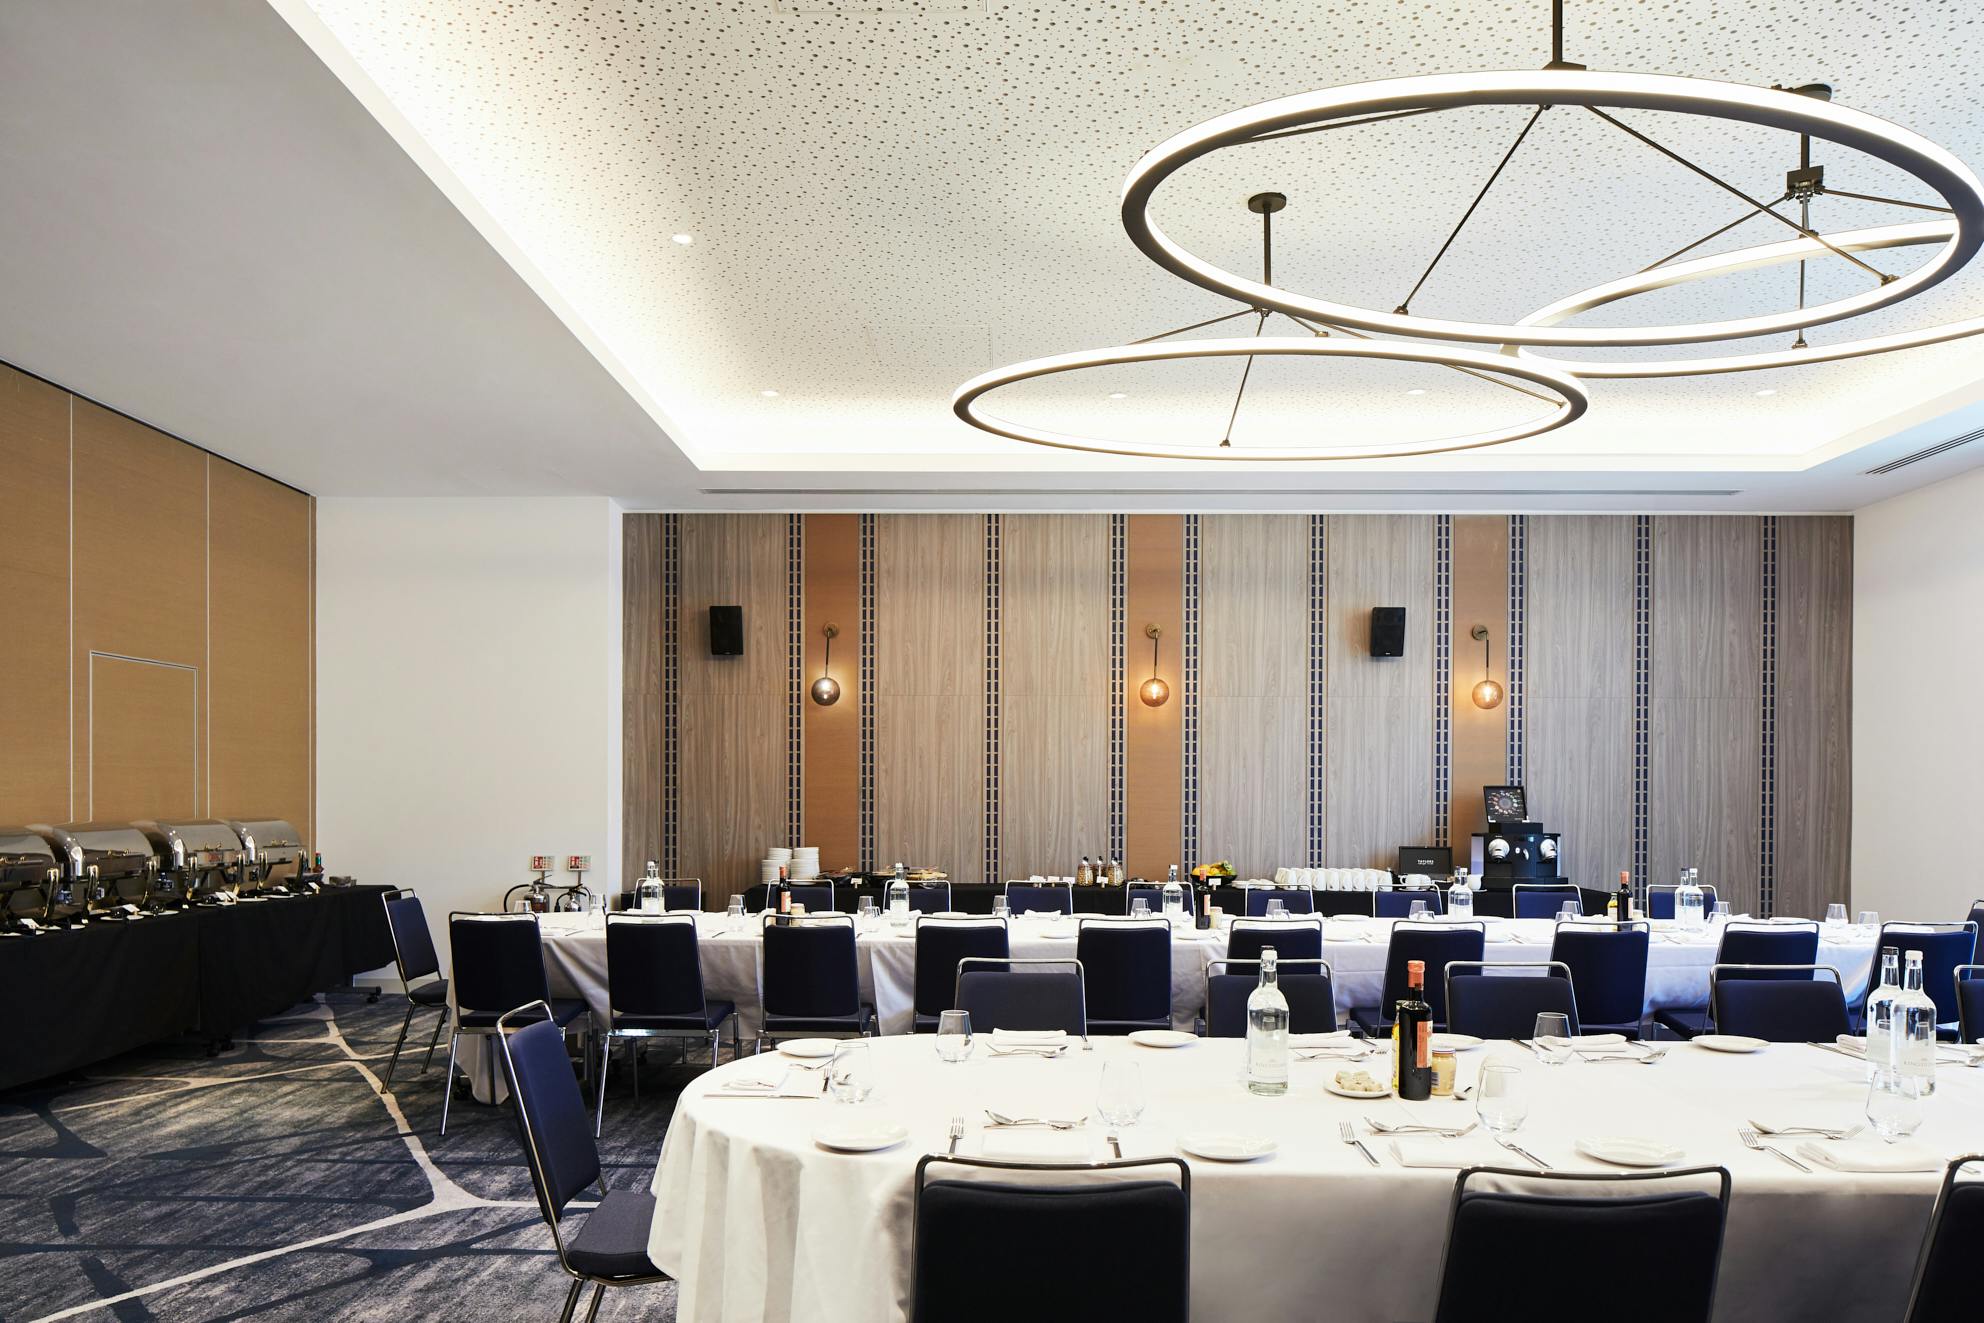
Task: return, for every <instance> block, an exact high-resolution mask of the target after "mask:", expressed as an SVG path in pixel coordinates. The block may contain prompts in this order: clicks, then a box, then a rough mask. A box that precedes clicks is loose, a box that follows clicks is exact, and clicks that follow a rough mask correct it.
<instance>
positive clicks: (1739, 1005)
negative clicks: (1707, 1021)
mask: <svg viewBox="0 0 1984 1323" xmlns="http://www.w3.org/2000/svg"><path fill="white" fill-rule="evenodd" d="M1773 968H1775V967H1773ZM1732 970H1733V971H1734V972H1733V973H1732ZM1802 972H1803V974H1804V977H1802V978H1798V979H1786V978H1755V977H1750V976H1747V973H1746V971H1743V969H1742V967H1741V966H1729V965H1713V966H1711V967H1710V968H1709V971H1708V1005H1709V1014H1710V1015H1711V1016H1713V1017H1714V1019H1715V1028H1716V1031H1717V1032H1718V1033H1724V1034H1740V1035H1742V1036H1743V1037H1745V1038H1761V1039H1763V1040H1764V1041H1765V1042H1768V1043H1830V1042H1831V1041H1832V1040H1833V1039H1835V1038H1837V1037H1838V1036H1839V1035H1841V1034H1843V1033H1848V1032H1850V1025H1849V1024H1848V1022H1847V1018H1846V993H1845V990H1844V989H1843V988H1842V986H1841V984H1840V979H1839V971H1838V970H1837V969H1834V968H1833V967H1832V966H1830V965H1808V966H1806V967H1805V968H1804V970H1803V971H1802Z"/></svg>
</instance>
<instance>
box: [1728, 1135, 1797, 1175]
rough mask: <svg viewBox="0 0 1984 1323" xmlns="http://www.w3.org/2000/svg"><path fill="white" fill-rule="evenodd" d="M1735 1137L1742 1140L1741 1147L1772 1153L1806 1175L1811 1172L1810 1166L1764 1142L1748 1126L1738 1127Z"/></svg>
mask: <svg viewBox="0 0 1984 1323" xmlns="http://www.w3.org/2000/svg"><path fill="white" fill-rule="evenodd" d="M1736 1137H1737V1138H1738V1139H1740V1140H1742V1141H1743V1147H1745V1148H1754V1149H1757V1150H1758V1151H1760V1152H1764V1153H1774V1154H1776V1155H1777V1156H1778V1157H1780V1158H1783V1159H1784V1160H1785V1161H1786V1162H1788V1163H1790V1164H1791V1165H1792V1166H1794V1167H1796V1168H1797V1169H1798V1170H1799V1171H1802V1172H1804V1173H1805V1174H1806V1175H1810V1174H1811V1171H1812V1169H1811V1168H1810V1167H1808V1166H1806V1165H1805V1164H1804V1163H1802V1162H1800V1161H1798V1159H1796V1158H1794V1157H1792V1156H1791V1155H1790V1154H1789V1153H1786V1152H1785V1151H1784V1150H1783V1149H1781V1148H1772V1147H1771V1146H1770V1145H1769V1144H1766V1143H1764V1141H1763V1140H1761V1139H1759V1138H1757V1132H1756V1131H1754V1130H1752V1129H1750V1127H1748V1126H1743V1127H1741V1128H1739V1129H1738V1130H1737V1131H1736Z"/></svg>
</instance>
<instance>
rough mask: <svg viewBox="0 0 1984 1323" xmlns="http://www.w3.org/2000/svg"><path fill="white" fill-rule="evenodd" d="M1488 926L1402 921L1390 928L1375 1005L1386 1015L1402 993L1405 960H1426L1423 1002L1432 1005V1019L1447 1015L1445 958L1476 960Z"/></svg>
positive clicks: (1485, 941) (1483, 948) (1442, 1019)
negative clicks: (1382, 986) (1379, 996)
mask: <svg viewBox="0 0 1984 1323" xmlns="http://www.w3.org/2000/svg"><path fill="white" fill-rule="evenodd" d="M1487 932H1488V930H1487V928H1486V926H1485V925H1483V924H1481V923H1480V922H1474V923H1438V924H1433V923H1425V924H1419V923H1401V924H1398V925H1396V926H1395V927H1394V928H1393V929H1392V940H1391V946H1390V948H1389V949H1387V950H1386V952H1385V990H1384V994H1383V997H1382V999H1381V1000H1380V1001H1379V1003H1378V1009H1379V1012H1380V1014H1382V1015H1383V1016H1384V1017H1385V1018H1386V1019H1390V1018H1391V1013H1392V1007H1394V1006H1396V1005H1398V1004H1399V1002H1400V1000H1402V999H1403V998H1404V996H1405V967H1406V964H1407V962H1409V961H1413V960H1424V961H1425V962H1426V1004H1427V1005H1429V1006H1431V1007H1432V1008H1433V1023H1435V1024H1441V1023H1444V1022H1445V1020H1446V1018H1447V980H1446V970H1447V962H1448V961H1450V960H1479V959H1481V957H1482V955H1483V954H1484V952H1485V951H1486V949H1487V945H1488V939H1487Z"/></svg>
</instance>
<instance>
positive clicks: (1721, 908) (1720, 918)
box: [1709, 900, 1731, 923]
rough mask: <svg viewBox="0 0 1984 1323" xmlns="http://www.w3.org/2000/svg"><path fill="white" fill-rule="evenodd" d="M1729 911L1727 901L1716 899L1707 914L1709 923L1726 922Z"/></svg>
mask: <svg viewBox="0 0 1984 1323" xmlns="http://www.w3.org/2000/svg"><path fill="white" fill-rule="evenodd" d="M1730 913H1731V911H1730V909H1729V902H1728V901H1726V900H1718V901H1717V902H1715V909H1714V910H1713V911H1712V912H1711V913H1710V914H1709V921H1710V922H1711V923H1728V922H1729V915H1730Z"/></svg>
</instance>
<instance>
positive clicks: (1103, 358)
mask: <svg viewBox="0 0 1984 1323" xmlns="http://www.w3.org/2000/svg"><path fill="white" fill-rule="evenodd" d="M1240 315H1243V316H1244V315H1245V314H1244V313H1243V314H1240ZM1256 356H1264V357H1285V358H1330V359H1344V358H1356V359H1378V360H1383V361H1386V362H1395V363H1427V364H1432V365H1435V366H1438V367H1459V368H1462V369H1464V370H1467V371H1470V372H1474V373H1479V374H1484V375H1488V376H1491V377H1497V378H1507V377H1513V378H1516V379H1518V380H1521V381H1525V382H1528V383H1529V384H1530V385H1532V386H1540V387H1542V388H1543V389H1544V390H1547V391H1551V392H1553V393H1554V394H1556V395H1557V397H1558V403H1557V405H1556V407H1555V408H1554V409H1553V410H1552V411H1551V412H1549V413H1547V414H1545V415H1543V416H1542V417H1541V418H1538V419H1532V420H1530V421H1527V422H1522V423H1517V424H1514V425H1512V426H1509V427H1502V428H1494V429H1491V430H1489V431H1485V432H1475V433H1471V434H1468V435H1464V436H1455V437H1446V438H1441V439H1436V440H1431V441H1425V442H1412V443H1409V444H1405V445H1377V446H1325V447H1295V446H1288V447H1259V448H1252V447H1250V448H1246V449H1235V448H1234V447H1233V446H1232V445H1231V443H1230V438H1229V439H1228V440H1226V441H1222V442H1220V444H1219V446H1218V447H1217V448H1207V447H1203V446H1198V447H1192V446H1132V445H1121V444H1116V443H1113V442H1108V441H1098V440H1093V439H1090V438H1087V437H1079V436H1070V435H1066V434H1064V433H1060V432H1053V431H1048V430H1046V429H1045V428H1037V427H1028V426H1026V425H1024V424H1021V423H1015V422H1010V421H1006V420H1002V419H998V418H993V417H990V416H988V415H986V414H984V413H982V412H981V411H980V410H979V408H978V402H979V400H980V399H981V398H982V397H983V396H985V395H988V394H990V393H991V392H993V391H995V390H998V389H999V388H1001V387H1003V386H1011V385H1015V384H1017V383H1019V382H1023V381H1033V380H1037V379H1039V378H1042V377H1051V376H1056V375H1059V374H1060V373H1064V372H1078V371H1081V370H1083V369H1086V368H1098V367H1115V366H1119V365H1122V364H1130V363H1166V362H1175V361H1177V360H1180V359H1194V358H1247V359H1249V360H1251V359H1253V358H1254V357H1256ZM1590 403H1591V400H1590V397H1589V396H1588V395H1587V394H1586V393H1585V390H1584V387H1583V386H1582V385H1580V384H1579V382H1578V380H1577V378H1576V377H1574V376H1572V375H1571V374H1570V373H1568V372H1565V371H1563V370H1562V369H1560V368H1557V367H1553V366H1551V365H1549V364H1546V363H1540V362H1536V361H1524V360H1520V359H1517V358H1514V357H1512V356H1510V355H1507V354H1498V353H1493V352H1490V351H1487V350H1478V349H1457V348H1452V347H1449V346H1445V345H1420V344H1403V343H1399V342H1396V341H1391V340H1357V341H1341V340H1326V339H1320V338H1316V337H1298V336H1267V337H1261V338H1243V337H1238V336H1234V337H1222V338H1217V339H1205V340H1174V341H1169V342H1165V343H1143V344H1133V345H1118V346H1115V347H1113V348H1109V349H1083V350H1077V351H1075V352H1074V353H1070V354H1054V355H1051V356H1049V357H1046V358H1033V359H1028V360H1027V361H1025V362H1023V363H1014V364H1011V365H1009V366H1007V367H1002V368H996V369H994V370H993V371H991V372H985V373H981V374H980V375H978V376H976V377H973V378H972V379H971V380H970V381H967V382H965V383H964V385H962V386H960V387H958V389H957V392H956V394H955V395H953V396H952V398H951V410H952V412H954V413H956V414H957V416H958V417H959V418H961V419H963V420H964V421H965V422H967V423H970V424H971V425H972V426H973V427H976V428H979V429H981V430H983V431H987V432H992V433H995V434H997V435H999V436H1003V437H1009V438H1011V439H1012V440H1014V441H1025V442H1029V443H1031V444H1033V445H1037V446H1052V447H1055V448H1056V449H1060V450H1081V451H1087V452H1089V453H1091V454H1097V455H1126V456H1131V457H1134V458H1139V459H1193V460H1223V461H1227V462H1244V461H1255V462H1259V461H1274V460H1284V461H1313V460H1351V459H1400V458H1405V457H1407V456H1412V455H1439V454H1446V453H1448V452H1451V451H1457V450H1479V449H1481V448H1483V447H1486V446H1499V445H1504V444H1506V443H1507V442H1510V441H1519V440H1521V439H1522V438H1524V437H1529V436H1536V435H1538V434H1539V433H1543V432H1548V431H1552V430H1554V429H1556V428H1559V427H1562V426H1564V425H1565V424H1567V423H1570V422H1572V421H1574V420H1575V419H1577V418H1578V417H1579V416H1580V415H1582V414H1583V413H1584V411H1585V409H1586V408H1587V407H1589V405H1590Z"/></svg>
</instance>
